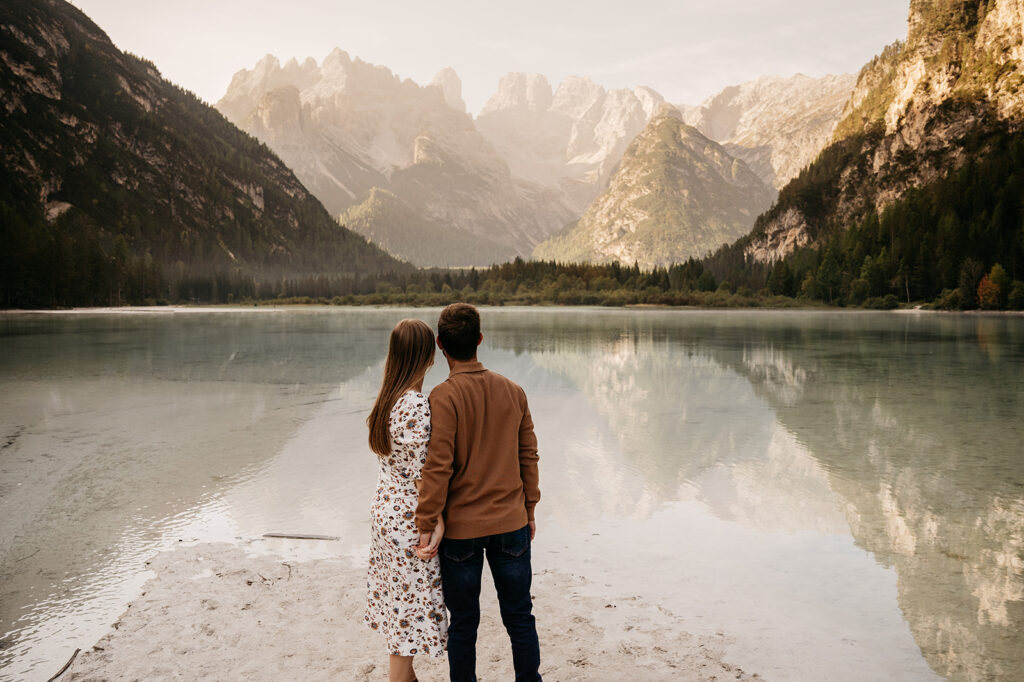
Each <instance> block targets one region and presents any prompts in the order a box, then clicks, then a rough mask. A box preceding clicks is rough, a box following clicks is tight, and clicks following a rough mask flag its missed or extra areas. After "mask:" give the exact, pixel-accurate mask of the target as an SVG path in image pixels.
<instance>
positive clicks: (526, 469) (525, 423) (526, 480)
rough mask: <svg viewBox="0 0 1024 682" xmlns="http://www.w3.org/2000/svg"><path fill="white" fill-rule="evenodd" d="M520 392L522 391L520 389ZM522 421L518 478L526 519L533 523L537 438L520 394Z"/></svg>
mask: <svg viewBox="0 0 1024 682" xmlns="http://www.w3.org/2000/svg"><path fill="white" fill-rule="evenodd" d="M520 391H522V389H520ZM522 401H523V419H522V421H521V422H520V423H519V476H520V478H522V479H523V492H524V493H525V494H526V518H527V519H529V520H530V521H533V508H534V507H536V506H537V503H538V502H539V501H540V478H539V475H538V473H537V460H538V459H539V457H538V455H537V436H536V434H534V432H533V418H532V417H531V416H530V406H529V405H528V404H527V402H526V393H525V392H522Z"/></svg>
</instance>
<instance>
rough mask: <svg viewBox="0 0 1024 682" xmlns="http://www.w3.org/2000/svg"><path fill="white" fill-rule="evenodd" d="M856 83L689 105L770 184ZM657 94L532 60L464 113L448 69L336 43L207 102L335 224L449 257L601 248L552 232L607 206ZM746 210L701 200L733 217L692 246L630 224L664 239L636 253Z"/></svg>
mask: <svg viewBox="0 0 1024 682" xmlns="http://www.w3.org/2000/svg"><path fill="white" fill-rule="evenodd" d="M852 82H853V80H852V77H841V76H840V77H826V78H823V79H811V78H807V77H804V76H798V77H794V78H791V79H780V78H766V79H761V80H759V81H754V82H751V83H746V84H743V85H742V86H739V87H738V89H737V88H732V89H730V90H728V91H726V93H723V94H720V95H718V96H716V97H717V99H715V98H712V99H710V100H709V101H708V103H705V105H704V106H703V107H689V108H685V107H684V109H685V111H686V112H687V115H688V116H689V117H690V118H691V119H692V123H693V124H694V125H695V126H696V127H697V128H701V127H703V129H704V131H703V132H702V133H701V134H702V135H704V136H706V137H712V138H713V137H714V135H716V134H718V135H719V137H720V138H721V139H720V140H718V141H720V142H722V143H723V144H722V149H724V151H725V154H726V155H728V156H730V157H733V156H735V157H737V158H739V159H741V160H743V159H748V160H749V162H750V163H751V164H754V166H755V167H756V168H757V169H759V174H760V176H761V178H762V180H763V181H764V182H766V183H767V184H768V185H773V184H778V183H779V182H780V181H781V180H782V179H785V177H786V174H789V173H792V172H793V167H802V165H804V164H806V162H807V161H809V160H810V159H811V158H812V156H813V154H814V153H816V152H817V150H818V148H819V147H820V145H819V144H818V141H819V139H823V138H824V136H826V135H827V134H828V133H829V132H830V131H831V127H832V126H834V124H835V122H836V121H837V120H838V114H839V111H840V109H841V106H842V103H841V98H842V96H844V95H843V94H842V90H843V88H844V87H847V88H848V87H852ZM733 91H736V92H733ZM737 92H738V93H740V94H739V96H737V94H736V93H737ZM845 95H848V92H847V93H845ZM837 102H838V103H837ZM665 104H666V103H665V100H664V98H663V97H662V96H661V95H660V94H658V93H657V92H656V91H654V90H652V89H651V88H648V87H642V86H638V87H635V88H621V89H612V90H607V89H605V88H603V87H601V86H600V85H598V84H596V83H594V82H593V81H591V80H589V79H587V78H583V77H577V76H570V77H568V78H566V79H564V80H563V81H562V82H561V83H559V84H558V86H557V87H552V85H551V84H550V83H549V82H548V80H547V79H546V78H545V77H544V76H543V75H541V74H530V73H509V74H506V75H505V76H503V77H502V78H501V79H500V81H499V83H498V87H497V89H496V91H495V93H494V94H493V95H492V96H491V98H490V99H489V100H488V102H487V103H486V105H485V106H484V107H483V109H482V110H481V111H480V113H479V115H478V116H477V117H475V118H473V117H471V116H470V115H468V114H467V113H466V111H465V104H464V102H463V100H462V96H461V81H460V80H459V78H458V76H457V75H456V73H455V72H454V71H453V70H452V69H444V70H442V71H441V72H439V73H438V75H437V76H436V77H435V78H434V79H433V81H432V82H431V83H430V84H429V85H426V86H419V85H417V84H415V83H413V82H412V81H410V80H401V79H400V78H399V77H398V76H395V75H394V74H392V73H391V71H390V70H388V69H387V68H386V67H383V66H376V65H371V64H367V63H366V62H363V61H361V60H359V59H352V58H350V57H349V56H348V55H347V54H346V53H345V52H343V51H341V50H340V49H336V50H334V51H333V52H331V54H330V55H328V56H327V57H326V58H325V59H324V60H323V62H322V63H320V64H319V65H318V64H317V62H316V61H315V60H313V59H311V58H307V59H306V60H305V61H303V62H302V63H299V62H298V61H297V60H295V59H292V60H290V61H288V62H287V63H285V64H284V66H282V65H281V64H280V62H279V60H278V59H277V58H276V57H274V56H270V55H268V56H267V57H265V58H264V59H263V60H261V61H260V62H259V63H258V64H256V65H255V66H254V67H253V68H252V69H243V70H242V71H239V72H238V73H237V74H236V75H235V77H234V78H233V79H232V83H231V85H230V86H229V87H228V90H227V92H226V93H225V95H224V97H222V98H221V100H220V101H219V102H218V103H217V105H216V106H217V107H218V109H220V111H222V112H223V113H224V115H225V116H226V117H228V118H229V119H230V120H232V121H233V122H235V123H236V124H237V125H239V126H240V127H241V128H243V129H244V130H246V131H247V132H249V133H251V134H252V135H254V136H255V137H257V138H258V139H260V140H262V141H263V142H265V143H266V144H267V145H268V146H270V147H271V148H272V149H273V150H274V151H275V152H276V153H278V154H279V155H280V156H281V158H282V159H284V160H285V161H286V162H287V163H288V164H289V166H290V167H291V168H293V169H294V170H295V172H296V174H297V175H298V176H299V178H300V179H301V180H302V181H303V182H304V183H305V184H306V185H307V186H308V187H309V188H311V190H312V191H313V192H314V193H315V194H316V195H317V196H318V197H319V198H320V199H321V201H323V202H324V204H325V206H327V208H328V210H330V211H331V212H332V213H335V214H337V215H338V216H339V218H340V220H341V222H342V223H344V224H345V225H346V226H348V227H350V228H352V229H354V230H356V231H357V232H359V233H360V234H363V235H364V236H366V237H368V238H369V239H371V240H372V241H373V242H374V243H376V244H379V245H381V246H383V247H384V248H386V249H387V250H388V251H389V252H391V253H394V254H396V255H399V256H401V257H403V258H406V259H408V260H410V261H411V262H413V263H415V264H417V265H448V266H451V265H456V266H459V265H487V264H490V263H493V262H499V261H503V260H508V259H509V258H511V257H513V256H526V257H529V256H531V255H535V256H543V257H551V258H555V259H559V260H581V259H582V260H603V259H607V258H608V257H609V256H608V253H605V252H604V251H602V250H601V249H599V248H597V247H596V246H595V248H587V245H586V243H585V240H581V239H576V240H574V241H575V242H576V248H574V249H573V250H569V251H566V250H563V249H561V248H560V247H558V246H557V245H558V244H564V243H565V240H564V239H562V238H561V237H562V236H564V233H565V232H566V230H567V229H568V228H569V226H572V225H575V224H577V221H578V220H579V219H580V218H581V217H582V216H583V215H584V214H586V213H587V212H588V210H590V211H591V212H590V216H591V221H592V220H593V218H594V216H597V215H604V214H605V213H606V211H605V212H602V211H599V210H598V209H596V208H595V207H594V206H593V204H594V202H595V201H596V200H598V198H599V197H601V196H602V195H603V194H604V193H605V192H607V191H608V190H609V187H610V186H611V185H613V184H616V185H617V186H618V185H621V184H622V182H623V181H620V182H618V183H614V176H615V174H616V172H618V171H619V170H620V163H621V162H622V160H623V155H624V154H625V152H626V149H627V147H628V146H629V145H630V143H631V142H632V141H633V140H634V139H635V138H636V137H637V136H638V135H639V134H640V133H642V132H643V131H644V130H645V128H646V127H647V126H648V125H649V124H650V123H651V121H652V118H653V117H654V116H655V114H656V112H657V111H659V110H660V109H661V108H662V107H663V106H665ZM768 111H770V112H772V115H771V116H768V115H766V112H768ZM730 117H731V118H733V119H735V120H733V121H732V123H731V124H729V125H727V124H726V123H725V121H726V119H729V118H730ZM730 126H731V127H730ZM787 126H788V127H787ZM794 141H796V142H797V143H794ZM705 190H707V187H703V188H701V189H700V192H704V191H705ZM715 191H717V190H715ZM723 191H727V190H725V189H724V188H723ZM754 198H755V201H754V202H753V203H751V202H747V203H746V204H745V205H744V207H743V209H744V211H749V210H753V209H760V208H764V207H766V204H764V202H763V201H762V198H763V192H761V190H760V189H759V190H758V192H756V193H755V196H754ZM758 202H760V203H758ZM604 203H605V204H607V203H608V201H605V202H604ZM612 203H615V202H612ZM752 207H753V208H752ZM591 209H592V210H591ZM757 212H758V211H757V210H755V211H754V214H753V215H750V216H745V217H744V218H742V220H740V221H739V222H736V221H735V216H732V217H726V216H718V215H717V214H714V211H713V210H712V211H711V213H707V214H701V215H702V216H705V215H713V217H714V219H715V222H716V223H719V224H724V223H726V222H728V223H729V224H730V228H729V229H727V230H726V231H725V232H722V233H718V232H717V228H715V229H712V230H710V232H715V234H716V237H715V239H711V240H708V239H703V240H702V239H700V238H696V237H695V238H694V239H688V238H687V239H684V241H685V242H686V243H688V244H690V245H691V246H692V248H691V247H687V248H684V249H668V250H664V249H662V246H663V245H664V244H666V243H668V242H669V241H671V239H672V237H670V236H669V235H668V232H672V234H674V235H678V234H680V232H679V230H677V229H676V228H674V227H670V228H669V229H668V232H666V234H659V230H658V229H657V228H654V229H650V230H648V229H645V230H641V231H640V235H642V236H641V237H639V238H638V240H639V241H638V243H640V242H643V241H645V240H648V239H652V240H653V241H651V243H650V244H648V245H647V246H646V247H644V248H646V250H647V251H651V252H652V254H653V252H656V251H659V250H662V251H664V252H663V253H662V254H661V255H657V254H654V255H652V258H653V260H648V259H646V258H645V259H644V262H651V263H653V262H667V261H668V260H670V259H671V258H675V257H679V256H680V255H683V254H684V255H685V257H689V256H693V255H703V253H704V252H706V251H707V250H708V249H712V248H715V247H717V246H718V245H719V243H720V242H719V241H717V239H718V238H734V237H736V236H739V235H741V234H744V233H745V232H746V231H747V230H749V228H750V226H751V225H752V224H753V219H754V217H756V213H757ZM735 213H736V212H735V211H733V214H735ZM701 219H703V218H701ZM610 220H611V219H610ZM730 221H732V222H730ZM612 222H614V220H611V221H610V222H609V223H608V224H607V225H606V227H608V228H609V229H614V228H611V227H610V226H611V223H612ZM619 222H620V223H621V220H620V221H619ZM691 222H692V221H691ZM673 230H675V231H674V232H673ZM684 231H685V230H684ZM705 232H706V233H709V231H707V230H705ZM552 235H558V236H555V237H553V238H552V240H550V241H545V240H547V239H548V238H549V237H552ZM428 240H429V242H430V244H426V243H425V242H426V241H428ZM541 242H544V245H543V246H542V247H540V250H539V251H535V250H534V249H535V248H536V247H538V244H540V243H541ZM605 251H606V249H605Z"/></svg>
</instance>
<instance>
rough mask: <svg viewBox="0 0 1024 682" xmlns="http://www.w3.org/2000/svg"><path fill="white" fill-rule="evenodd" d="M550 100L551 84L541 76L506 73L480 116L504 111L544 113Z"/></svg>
mask: <svg viewBox="0 0 1024 682" xmlns="http://www.w3.org/2000/svg"><path fill="white" fill-rule="evenodd" d="M551 100H552V91H551V84H550V83H548V79H547V78H545V77H544V76H542V75H541V74H539V73H507V74H505V75H504V76H502V77H501V80H499V81H498V90H497V92H495V93H494V94H493V95H491V98H490V99H489V100H488V101H487V104H486V105H484V108H483V109H482V110H481V111H480V115H481V116H483V115H484V114H487V113H491V112H494V111H502V110H505V109H525V110H527V111H546V110H547V109H548V108H550V107H551Z"/></svg>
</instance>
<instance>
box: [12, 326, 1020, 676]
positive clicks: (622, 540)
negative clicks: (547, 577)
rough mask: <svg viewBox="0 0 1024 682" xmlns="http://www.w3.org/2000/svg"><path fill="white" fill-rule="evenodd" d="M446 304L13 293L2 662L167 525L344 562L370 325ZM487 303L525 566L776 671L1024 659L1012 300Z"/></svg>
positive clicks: (1007, 671) (61, 634)
mask: <svg viewBox="0 0 1024 682" xmlns="http://www.w3.org/2000/svg"><path fill="white" fill-rule="evenodd" d="M436 314H437V311H436V310H422V309H420V310H392V309H388V310H371V309H336V308H327V309H287V310H281V311H269V310H264V309H260V310H257V311H224V310H221V311H216V312H202V311H185V312H174V313H172V312H162V313H132V314H125V313H95V314H93V313H90V314H83V313H66V314H45V315H30V314H9V315H2V316H0V358H2V362H0V389H2V391H0V578H2V583H0V633H2V635H0V678H5V679H23V678H29V679H36V678H43V679H45V678H46V677H49V675H51V674H53V672H56V670H57V669H59V668H60V666H61V665H62V663H63V662H64V661H65V660H66V659H67V658H68V656H69V655H70V653H71V652H72V651H73V650H74V649H75V648H76V647H82V648H87V647H89V646H91V645H92V644H93V643H95V641H96V639H98V638H99V636H100V635H102V634H103V632H105V631H106V629H107V628H109V626H110V623H112V622H113V621H114V620H116V618H117V615H118V614H119V613H120V612H121V611H122V610H123V609H124V606H125V604H126V603H127V601H129V600H130V599H132V598H133V597H134V596H135V595H136V594H137V593H138V590H139V589H140V587H141V584H142V583H143V582H144V580H145V579H146V577H147V575H148V574H147V573H146V570H145V563H144V562H145V560H146V559H147V558H148V557H149V556H151V555H152V554H153V553H154V552H156V551H157V550H159V549H162V548H168V547H173V546H174V545H175V544H176V543H177V542H179V541H185V542H191V541H208V540H227V541H232V542H246V541H248V540H250V539H252V538H258V537H259V536H261V535H262V534H263V533H265V532H270V531H286V532H287V531H294V532H305V533H319V534H327V535H335V536H339V537H340V538H341V540H340V541H339V542H337V543H326V544H324V545H323V546H322V547H319V548H317V551H320V552H326V553H333V554H341V555H344V556H350V557H351V558H352V560H353V561H356V562H359V561H361V560H362V555H363V553H364V552H365V548H366V532H367V504H368V500H369V497H370V495H371V493H372V489H373V485H374V480H375V479H374V477H375V462H374V461H373V458H372V455H370V454H369V452H368V449H367V448H366V445H365V426H364V424H363V420H364V419H365V416H366V413H367V412H368V410H369V406H370V404H371V403H372V400H373V397H374V394H375V392H376V388H377V385H378V382H379V379H380V372H381V367H382V360H383V354H384V349H385V348H386V343H387V334H388V331H389V330H390V328H391V326H392V325H393V324H394V322H395V321H397V320H398V319H400V318H402V317H408V316H415V317H422V318H423V319H426V320H427V321H428V322H430V323H433V322H434V321H435V320H436ZM483 318H484V345H483V347H482V349H481V353H480V357H481V359H482V360H483V361H484V363H485V364H486V365H488V366H489V367H491V368H492V369H494V370H496V371H499V372H501V373H503V374H506V375H507V376H509V377H511V378H513V379H514V380H516V381H517V382H519V383H520V384H521V385H523V387H524V388H525V389H526V391H527V394H528V395H529V397H530V401H531V407H532V410H533V413H534V419H535V422H536V424H537V431H538V437H539V440H540V448H541V487H542V494H543V499H542V501H541V504H540V506H539V507H538V523H539V525H540V532H539V535H538V541H537V544H536V549H535V551H536V559H535V562H536V568H537V569H538V570H543V569H545V568H552V569H558V570H562V571H567V572H571V573H575V574H578V575H582V576H584V577H585V578H587V579H588V581H589V586H588V588H587V589H588V590H591V591H593V592H594V593H595V594H600V595H602V596H603V597H607V598H609V600H614V599H619V598H629V597H630V596H640V597H643V598H645V599H647V600H649V602H650V603H656V604H659V605H660V606H661V607H662V608H665V609H666V610H669V611H671V612H672V613H673V614H675V615H676V616H678V617H679V618H681V619H682V620H683V621H684V622H685V624H686V627H687V628H688V629H690V630H692V631H694V632H723V633H725V634H726V635H728V636H729V637H730V639H731V641H732V644H731V645H730V647H729V649H728V651H727V657H728V658H729V659H730V660H732V661H734V662H735V663H737V664H739V665H741V666H742V667H743V668H744V669H746V670H749V671H754V672H760V673H761V674H762V675H764V676H765V677H766V678H767V679H778V680H787V679H789V680H807V679H826V678H827V679H834V680H844V679H845V680H865V679H901V680H916V679H936V678H947V679H957V680H959V679H964V680H975V679H977V680H981V679H996V680H1016V679H1024V653H1022V652H1024V447H1022V445H1021V439H1022V435H1024V434H1022V433H1021V424H1022V423H1024V420H1022V418H1024V318H1020V317H987V316H971V315H932V314H930V315H923V314H922V315H917V314H905V313H846V312H836V313H831V312H781V311H770V312H766V311H759V312H747V311H724V312H696V311H661V310H626V311H622V310H603V309H595V310H590V309H569V310H566V309H543V308H540V309H534V308H530V309H484V311H483ZM438 360H439V362H438V365H436V366H435V368H434V370H432V372H431V373H430V375H428V377H427V381H426V384H427V386H428V387H429V386H433V385H435V384H436V383H438V382H439V381H442V380H443V378H444V376H445V371H444V370H443V369H442V368H441V366H440V365H442V364H443V362H442V361H441V358H438ZM353 617H355V615H354V616H353Z"/></svg>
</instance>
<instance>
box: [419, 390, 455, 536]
mask: <svg viewBox="0 0 1024 682" xmlns="http://www.w3.org/2000/svg"><path fill="white" fill-rule="evenodd" d="M442 386H443V384H442ZM438 389H441V386H438V387H437V388H435V389H434V390H433V391H431V392H430V442H429V443H427V461H426V462H425V463H424V465H423V470H422V471H421V472H420V476H421V479H420V496H419V503H418V504H417V505H416V527H417V528H419V530H420V534H421V535H424V534H426V535H429V534H430V532H431V531H433V530H434V526H436V525H437V520H438V518H440V516H441V512H442V511H444V505H445V503H446V502H447V501H448V482H449V481H450V480H451V477H452V461H453V460H454V458H455V426H456V424H457V421H456V416H455V406H454V405H453V404H452V401H451V398H450V397H449V396H448V395H446V391H444V390H438ZM421 544H422V543H421Z"/></svg>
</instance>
